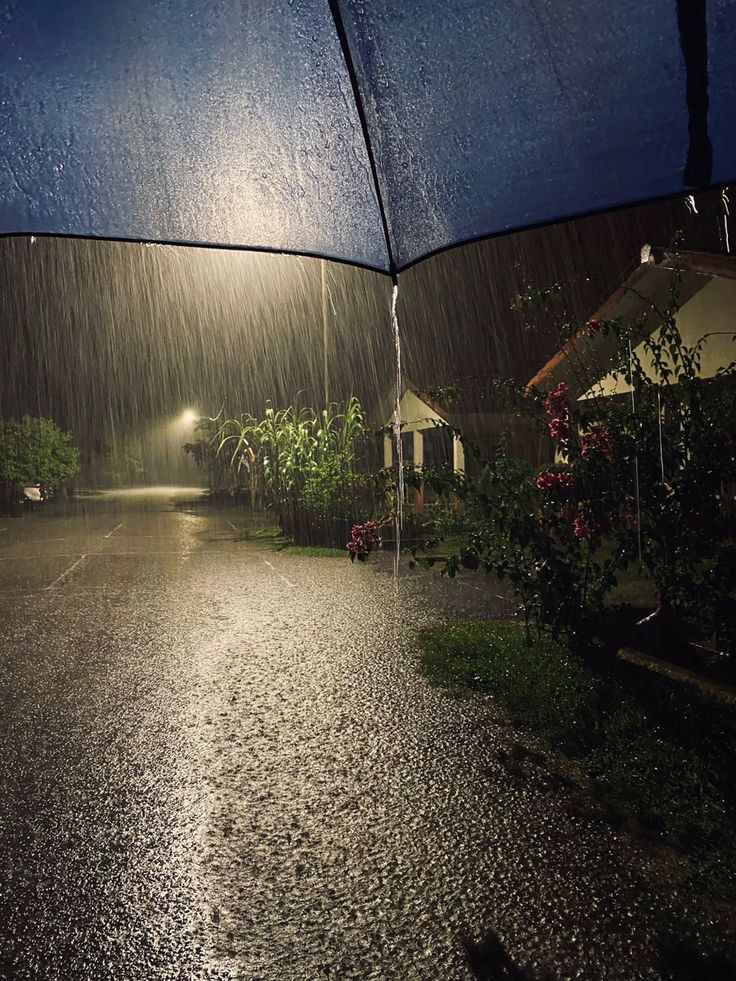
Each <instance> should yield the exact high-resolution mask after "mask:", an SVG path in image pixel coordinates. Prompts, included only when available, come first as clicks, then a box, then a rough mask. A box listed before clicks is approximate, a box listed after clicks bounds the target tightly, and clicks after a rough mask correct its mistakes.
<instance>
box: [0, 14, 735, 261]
mask: <svg viewBox="0 0 736 981" xmlns="http://www.w3.org/2000/svg"><path fill="white" fill-rule="evenodd" d="M0 50H1V51H2V69H1V74H0V233H5V234H11V233H23V234H28V233H35V234H59V235H83V236H95V237H105V238H123V239H136V240H144V241H165V242H187V243H196V244H213V245H230V246H239V247H244V248H252V249H267V250H274V251H285V252H296V253H301V254H308V255H320V256H325V257H328V258H334V259H340V260H343V261H347V262H351V263H355V264H359V265H364V266H368V267H371V268H375V269H379V270H382V271H387V272H397V271H399V270H401V269H403V268H406V267H407V266H408V265H411V264H412V263H414V262H416V261H417V260H419V259H421V258H422V257H424V256H426V255H428V254H431V253H433V252H436V251H439V250H442V249H444V248H448V247H450V246H452V245H454V244H457V243H459V242H463V241H468V240H472V239H477V238H482V237H485V236H488V235H494V234H499V233H502V232H505V231H510V230H513V229H518V228H522V227H526V226H530V225H534V224H538V223H542V222H548V221H553V220H557V219H561V218H565V217H569V216H571V215H575V214H583V213H587V212H590V211H593V210H599V209H604V208H609V207H614V206H617V205H622V204H626V203H631V202H635V201H642V200H647V199H650V198H652V197H657V196H662V195H669V194H675V193H678V192H682V191H683V190H686V189H687V188H689V187H691V186H707V185H712V184H718V183H725V182H727V181H728V180H729V179H731V178H734V177H735V176H736V72H734V71H733V66H734V65H736V0H709V2H708V3H706V0H679V2H677V0H652V2H650V3H641V0H637V2H633V0H619V2H618V3H615V4H612V3H610V2H609V0H586V2H583V0H494V2H490V0H401V2H400V3H399V2H396V0H332V2H329V0H108V2H104V3H103V2H100V0H64V2H63V3H60V2H59V0H14V2H8V0H6V2H5V3H2V4H1V5H0Z"/></svg>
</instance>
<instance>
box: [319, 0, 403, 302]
mask: <svg viewBox="0 0 736 981" xmlns="http://www.w3.org/2000/svg"><path fill="white" fill-rule="evenodd" d="M329 5H330V12H331V13H332V20H333V21H334V23H335V31H336V32H337V37H338V40H339V42H340V48H341V49H342V56H343V58H344V60H345V67H346V68H347V70H348V77H349V78H350V84H351V86H352V89H353V100H354V102H355V108H356V109H357V111H358V118H359V119H360V128H361V130H362V132H363V142H364V143H365V149H366V153H367V154H368V162H369V163H370V167H371V174H372V176H373V186H374V188H375V192H376V200H377V202H378V210H379V212H380V215H381V225H382V226H383V236H384V238H385V240H386V251H387V252H388V264H389V269H388V271H389V274H390V275H391V279H392V280H393V281H394V283H396V277H397V273H398V267H397V265H396V261H395V259H394V253H393V249H392V248H391V233H390V231H389V225H388V217H387V215H386V208H385V205H384V202H383V195H382V194H381V185H380V183H379V180H378V167H377V165H376V158H375V156H374V155H373V146H372V144H371V138H370V133H369V132H368V121H367V119H366V115H365V106H364V105H363V96H362V95H361V92H360V85H359V84H358V76H357V73H356V71H355V62H354V61H353V55H352V52H351V50H350V43H349V42H348V36H347V32H346V30H345V24H344V22H343V19H342V13H341V12H340V4H339V0H329Z"/></svg>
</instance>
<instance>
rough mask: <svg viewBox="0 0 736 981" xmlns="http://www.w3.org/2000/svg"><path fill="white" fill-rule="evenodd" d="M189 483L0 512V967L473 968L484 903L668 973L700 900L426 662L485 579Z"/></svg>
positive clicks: (21, 973)
mask: <svg viewBox="0 0 736 981" xmlns="http://www.w3.org/2000/svg"><path fill="white" fill-rule="evenodd" d="M170 500H171V499H170V496H161V497H159V498H158V500H157V501H153V500H147V499H145V500H144V499H143V498H137V497H128V498H114V497H108V498H105V499H103V500H101V501H93V502H90V503H89V505H88V508H87V510H86V513H84V514H77V515H67V516H52V515H51V514H45V515H44V514H37V515H33V516H30V517H26V518H23V519H16V520H13V519H6V520H1V519H0V528H2V529H3V530H2V531H0V651H1V654H0V672H1V679H0V692H2V695H1V697H2V716H1V719H0V793H1V799H2V812H1V815H0V822H1V824H0V884H1V888H2V896H1V897H0V933H1V934H2V947H1V955H0V977H2V978H7V979H13V981H15V979H31V978H33V979H44V981H45V979H48V981H51V979H73V981H85V979H94V981H97V979H106V978H111V979H120V981H133V979H135V981H139V979H140V981H147V979H152V981H153V979H204V978H217V979H243V981H256V979H264V981H276V979H279V981H280V979H284V981H292V979H293V981H296V979H305V981H306V979H310V981H311V979H317V978H336V979H337V978H340V979H352V978H355V979H400V981H404V979H406V981H410V979H417V981H418V979H427V981H429V979H432V981H455V979H457V981H460V979H466V978H471V977H472V976H473V975H472V973H471V971H470V969H469V968H468V966H467V965H466V962H465V957H464V952H463V946H462V944H461V942H460V939H459V937H460V936H461V935H463V934H467V935H469V936H472V937H474V938H476V939H480V938H481V937H482V936H483V935H484V933H485V932H486V931H487V930H494V931H496V932H497V933H498V934H499V936H500V937H501V938H502V940H503V942H504V943H505V945H506V946H507V948H508V950H509V952H510V954H511V955H512V956H513V958H514V959H516V960H517V961H518V962H519V963H520V964H522V965H524V966H525V967H526V968H528V969H529V970H530V971H536V970H538V969H540V968H541V967H542V966H545V967H546V968H547V969H550V970H551V971H552V976H554V977H559V978H574V977H580V978H586V979H595V978H626V979H631V978H638V977H642V978H646V977H652V978H653V977H656V976H657V975H656V972H655V971H654V970H653V969H650V968H648V967H647V966H646V963H647V960H648V958H649V955H650V948H651V945H652V943H653V933H654V931H655V925H654V924H655V921H658V919H659V918H661V915H662V911H663V910H664V911H665V914H666V911H667V910H668V908H669V907H670V905H671V906H672V908H673V910H675V909H679V908H680V906H681V903H682V900H680V899H678V898H677V897H676V896H675V895H672V894H669V893H664V894H662V893H661V892H660V889H661V886H660V887H657V886H655V885H653V884H651V883H650V878H651V876H650V874H649V872H648V871H647V867H646V864H647V863H646V859H645V858H644V857H643V855H642V854H641V853H639V852H637V851H636V850H635V849H633V848H632V846H631V845H630V844H628V843H627V842H626V841H625V840H624V839H623V838H620V837H618V836H617V835H616V834H615V833H614V832H613V831H612V830H610V829H609V828H608V827H607V826H605V825H602V824H600V823H596V822H591V821H589V820H587V819H584V818H581V817H575V816H573V815H571V814H570V808H569V806H568V803H569V802H568V801H567V800H566V799H565V797H564V794H563V793H562V792H561V791H560V790H559V789H557V790H554V789H550V787H549V786H546V785H545V784H544V781H542V780H541V779H539V778H537V777H535V776H533V775H532V776H530V777H529V778H528V779H525V778H523V777H520V776H519V775H518V774H516V775H514V774H512V773H510V772H509V771H508V770H507V768H506V767H505V766H504V764H503V762H502V760H501V758H500V755H501V756H502V755H503V753H502V751H503V750H504V749H506V750H508V749H509V747H510V746H511V745H512V744H513V743H514V741H515V739H516V738H517V735H518V734H516V733H514V731H513V728H512V727H511V726H510V725H509V723H508V721H507V720H506V719H505V717H504V716H503V714H502V713H500V712H499V711H498V710H497V709H496V708H495V707H494V705H493V703H492V701H491V700H488V699H485V700H480V699H479V700H474V701H467V702H463V701H456V700H452V699H449V698H447V697H446V696H444V695H443V694H442V693H441V692H438V691H436V690H434V689H432V688H431V687H429V686H428V685H427V684H426V683H425V681H424V680H423V679H422V678H421V677H419V675H418V674H417V673H416V670H415V667H414V665H413V663H412V654H411V635H412V631H413V630H414V629H415V628H416V627H417V626H418V625H422V624H426V623H428V622H430V621H431V620H432V619H434V618H439V617H443V616H448V615H452V614H453V612H458V611H462V610H463V609H465V610H466V612H467V611H469V612H472V611H473V610H474V609H477V608H478V607H479V600H483V601H484V602H485V600H484V597H483V596H482V595H481V594H479V593H478V592H477V590H475V589H474V588H473V587H471V586H468V585H467V584H461V585H454V586H453V585H451V584H442V585H441V586H438V585H437V581H436V579H430V578H428V577H427V576H426V575H417V576H415V577H407V578H406V579H405V580H404V581H402V583H401V584H400V588H399V590H398V593H397V592H396V591H395V588H394V584H393V582H392V580H391V578H390V577H389V576H388V575H387V574H386V573H385V571H384V570H382V569H381V568H380V567H379V566H378V565H368V566H359V565H356V566H351V565H350V564H349V562H348V561H347V560H344V559H322V558H320V559H314V558H305V557H302V556H293V555H292V556H290V555H289V554H288V553H287V554H276V553H273V552H269V551H266V550H264V549H263V548H262V547H261V546H259V545H257V544H256V543H254V542H249V541H245V540H243V536H242V534H241V531H242V527H243V519H242V518H241V517H239V516H236V517H233V515H237V512H226V511H222V512H212V511H209V512H207V511H201V510H189V509H187V508H183V507H175V506H173V505H172V504H171V502H170ZM498 603H499V608H501V607H502V606H503V603H502V602H501V601H500V600H499V601H498ZM499 754H500V755H499Z"/></svg>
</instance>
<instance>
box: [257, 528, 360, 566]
mask: <svg viewBox="0 0 736 981" xmlns="http://www.w3.org/2000/svg"><path fill="white" fill-rule="evenodd" d="M248 538H250V539H252V540H253V541H257V542H260V544H261V545H264V546H265V547H266V548H268V549H270V551H272V552H288V553H289V555H304V556H307V557H308V558H313V559H335V558H341V559H344V558H345V556H346V554H347V553H346V551H345V549H344V548H321V547H320V546H317V545H295V544H294V543H293V542H291V541H289V539H287V538H284V537H283V535H282V534H281V531H280V530H279V528H278V527H276V526H275V525H273V526H271V525H269V526H268V527H266V528H259V529H258V530H257V531H252V532H249V534H248Z"/></svg>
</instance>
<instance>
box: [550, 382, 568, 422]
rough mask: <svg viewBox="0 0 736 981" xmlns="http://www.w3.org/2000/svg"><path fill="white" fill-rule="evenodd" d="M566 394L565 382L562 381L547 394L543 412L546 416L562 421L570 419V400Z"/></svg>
mask: <svg viewBox="0 0 736 981" xmlns="http://www.w3.org/2000/svg"><path fill="white" fill-rule="evenodd" d="M567 393H568V388H567V382H564V381H561V382H560V384H559V385H558V386H557V388H553V389H552V391H551V392H548V393H547V397H546V398H545V400H544V411H545V412H546V413H547V415H548V416H554V417H555V418H557V419H562V420H567V419H569V418H570V400H569V397H568V394H567Z"/></svg>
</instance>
